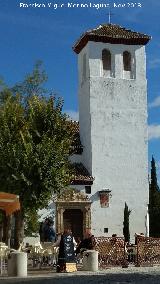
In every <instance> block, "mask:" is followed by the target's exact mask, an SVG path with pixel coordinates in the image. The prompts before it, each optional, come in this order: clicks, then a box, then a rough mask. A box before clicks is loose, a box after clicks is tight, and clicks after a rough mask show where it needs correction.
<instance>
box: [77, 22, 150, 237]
mask: <svg viewBox="0 0 160 284" xmlns="http://www.w3.org/2000/svg"><path fill="white" fill-rule="evenodd" d="M149 39H150V37H149V36H147V35H145V34H141V33H138V32H133V31H131V30H127V29H125V28H122V27H120V26H118V25H113V24H104V25H100V26H99V27H97V28H95V29H93V30H89V31H87V32H86V33H84V34H83V35H82V36H81V38H80V39H79V40H78V41H77V43H76V44H75V45H74V47H73V49H74V51H75V52H76V53H77V54H78V76H79V94H78V96H79V126H80V139H81V143H82V145H83V153H82V155H81V162H82V163H83V165H84V166H85V168H86V169H87V170H88V172H89V173H90V175H91V176H92V177H94V182H93V185H92V186H91V193H90V194H89V198H90V199H91V201H92V205H91V228H92V231H93V233H94V234H95V235H96V236H111V235H112V234H113V233H116V234H117V235H119V236H123V219H124V217H123V214H124V206H125V202H126V203H127V205H128V207H129V209H130V210H131V215H130V234H131V238H133V236H134V233H136V232H143V233H145V231H146V228H145V216H146V213H147V205H148V202H149V201H148V200H149V197H148V195H149V188H148V187H149V185H148V136H147V80H146V55H145V45H146V44H147V43H148V41H149Z"/></svg>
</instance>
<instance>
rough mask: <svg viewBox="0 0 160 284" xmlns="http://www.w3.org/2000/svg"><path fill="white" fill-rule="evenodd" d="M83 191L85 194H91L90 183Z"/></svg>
mask: <svg viewBox="0 0 160 284" xmlns="http://www.w3.org/2000/svg"><path fill="white" fill-rule="evenodd" d="M85 192H86V193H87V194H91V186H90V185H87V186H85Z"/></svg>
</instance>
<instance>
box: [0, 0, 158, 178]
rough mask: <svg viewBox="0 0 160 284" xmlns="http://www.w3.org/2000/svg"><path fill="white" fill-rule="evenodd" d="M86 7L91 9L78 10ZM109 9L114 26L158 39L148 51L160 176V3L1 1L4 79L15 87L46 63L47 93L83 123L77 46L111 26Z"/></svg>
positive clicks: (152, 143) (151, 123) (151, 127)
mask: <svg viewBox="0 0 160 284" xmlns="http://www.w3.org/2000/svg"><path fill="white" fill-rule="evenodd" d="M80 3H81V4H82V3H83V4H89V6H90V7H89V8H80V7H73V4H80ZM29 4H32V5H29ZM37 4H41V7H39V6H38V5H37ZM104 4H105V5H104ZM27 6H29V7H27ZM76 6H78V5H76ZM107 6H108V8H107ZM109 8H110V9H111V13H112V14H113V15H112V16H111V23H113V24H118V25H120V26H123V27H125V28H128V29H132V30H133V31H138V32H142V33H145V34H148V35H150V36H152V40H151V41H150V43H149V44H147V46H146V54H147V80H148V131H149V154H148V157H149V164H150V160H151V157H152V155H153V156H154V158H155V160H156V164H157V173H158V176H159V177H160V151H159V149H160V80H159V78H160V1H158V0H138V1H135V2H134V1H133V2H132V1H129V0H128V1H126V0H121V1H120V0H115V1H113V0H108V1H107V0H77V1H76V0H73V1H72V0H71V1H68V0H48V1H47V0H42V1H41V0H37V1H34V0H24V1H22V0H0V76H1V77H2V78H3V79H4V81H5V82H6V83H7V84H8V85H9V86H12V85H14V84H15V83H17V82H21V81H22V80H23V79H24V77H25V76H26V74H27V73H29V72H31V71H32V69H33V66H34V64H35V62H36V61H37V60H42V61H43V64H44V69H45V70H46V73H47V74H48V82H47V88H48V89H52V90H53V91H54V92H55V93H56V94H58V95H59V96H62V97H63V98H64V110H65V111H66V112H68V113H69V114H70V115H71V117H72V118H73V119H76V120H77V119H78V99H77V91H78V90H77V88H78V69H77V55H76V54H75V53H74V52H73V50H72V46H73V45H74V43H75V42H76V40H77V39H78V38H79V37H80V35H81V34H82V33H84V32H85V31H87V30H90V29H92V28H96V27H97V26H99V25H100V24H104V23H108V18H109V17H108V12H109Z"/></svg>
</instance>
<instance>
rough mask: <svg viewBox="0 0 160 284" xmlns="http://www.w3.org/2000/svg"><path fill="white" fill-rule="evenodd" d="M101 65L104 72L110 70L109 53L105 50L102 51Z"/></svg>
mask: <svg viewBox="0 0 160 284" xmlns="http://www.w3.org/2000/svg"><path fill="white" fill-rule="evenodd" d="M102 64H103V70H104V71H108V70H111V53H110V51H109V50H107V49H103V50H102Z"/></svg>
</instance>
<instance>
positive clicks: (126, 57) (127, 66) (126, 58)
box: [123, 51, 131, 71]
mask: <svg viewBox="0 0 160 284" xmlns="http://www.w3.org/2000/svg"><path fill="white" fill-rule="evenodd" d="M123 68H124V71H131V54H130V52H128V51H124V52H123Z"/></svg>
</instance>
